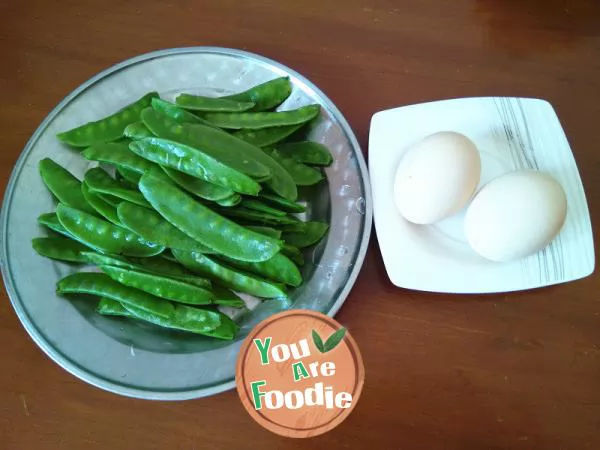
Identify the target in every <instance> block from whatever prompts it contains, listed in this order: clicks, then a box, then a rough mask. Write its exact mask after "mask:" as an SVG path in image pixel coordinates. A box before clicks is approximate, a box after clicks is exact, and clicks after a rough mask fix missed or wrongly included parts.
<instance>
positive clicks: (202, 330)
mask: <svg viewBox="0 0 600 450" xmlns="http://www.w3.org/2000/svg"><path fill="white" fill-rule="evenodd" d="M180 306H182V305H175V310H176V311H177V310H178V309H179V308H180ZM96 311H98V313H100V314H102V315H104V316H120V317H127V318H130V319H137V320H142V321H144V322H149V323H152V324H153V325H157V326H161V327H163V328H174V329H178V330H181V331H188V332H192V333H198V334H206V332H211V333H217V332H218V333H219V334H220V335H221V336H223V338H224V339H232V338H233V337H234V336H235V333H236V332H237V328H236V327H235V325H234V326H233V327H231V325H229V328H233V331H230V332H223V331H218V330H223V328H224V327H223V325H225V323H224V322H226V320H223V319H222V318H221V316H219V315H218V313H215V312H210V313H209V314H210V315H209V316H206V314H207V313H205V312H202V313H201V314H203V315H205V317H203V320H196V321H193V322H190V321H189V320H188V321H186V322H183V323H181V321H180V323H174V321H173V318H169V319H165V318H162V317H160V316H156V315H154V314H150V313H147V312H144V311H143V310H139V309H136V308H134V307H132V306H128V307H127V308H126V307H125V306H123V305H122V304H121V303H119V302H117V301H115V300H111V299H109V298H106V297H103V298H101V299H100V302H98V307H97V308H96ZM132 311H133V312H132ZM182 314H185V312H184V311H183V310H180V312H179V313H177V312H176V313H175V314H174V316H176V317H177V316H179V317H180V316H182ZM195 314H196V315H197V314H198V313H195ZM199 318H200V317H199V316H196V319H199Z"/></svg>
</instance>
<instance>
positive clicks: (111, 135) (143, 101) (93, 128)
mask: <svg viewBox="0 0 600 450" xmlns="http://www.w3.org/2000/svg"><path fill="white" fill-rule="evenodd" d="M154 97H158V94H157V93H156V92H150V93H148V94H146V95H144V96H143V97H142V98H140V99H139V100H137V101H136V102H133V103H131V104H130V105H128V106H126V107H125V108H123V109H121V110H119V111H117V112H116V113H114V114H112V115H110V116H108V117H105V118H104V119H100V120H98V121H96V122H88V123H86V124H84V125H81V126H79V127H77V128H73V129H72V130H69V131H64V132H62V133H58V134H57V135H56V137H57V138H58V139H59V140H60V141H61V142H63V143H65V144H69V145H72V146H74V147H89V146H90V145H93V144H99V143H102V142H111V141H116V140H117V139H119V138H121V137H122V136H123V131H124V130H125V128H126V127H127V125H129V124H131V123H134V122H138V121H139V120H140V113H141V112H142V110H143V109H144V108H146V107H147V106H150V102H151V100H152V98H154Z"/></svg>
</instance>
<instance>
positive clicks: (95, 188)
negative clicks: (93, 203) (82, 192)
mask: <svg viewBox="0 0 600 450" xmlns="http://www.w3.org/2000/svg"><path fill="white" fill-rule="evenodd" d="M83 180H84V181H85V184H87V186H88V188H90V191H92V192H96V193H98V194H109V195H112V196H114V197H118V198H120V199H122V200H126V201H128V202H131V203H135V204H136V205H140V206H146V207H149V206H150V205H149V204H148V202H147V201H146V200H144V196H143V195H142V194H140V193H139V192H138V191H134V190H133V189H129V188H126V187H124V186H123V185H122V184H121V183H119V182H118V181H117V180H115V179H114V178H112V177H111V176H110V175H109V174H108V173H106V172H105V171H104V170H103V169H101V168H100V167H95V168H93V169H90V170H88V171H87V172H86V173H85V175H84V177H83Z"/></svg>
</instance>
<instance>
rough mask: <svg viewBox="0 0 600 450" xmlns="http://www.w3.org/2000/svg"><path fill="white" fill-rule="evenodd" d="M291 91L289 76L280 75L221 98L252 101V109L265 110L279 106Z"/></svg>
mask: <svg viewBox="0 0 600 450" xmlns="http://www.w3.org/2000/svg"><path fill="white" fill-rule="evenodd" d="M291 93H292V83H291V82H290V79H289V77H280V78H275V79H273V80H269V81H267V82H265V83H262V84H259V85H257V86H254V87H251V88H250V89H248V90H247V91H244V92H240V93H238V94H233V95H227V96H225V97H221V98H225V99H229V100H237V101H244V102H254V103H255V105H254V107H253V108H252V110H253V111H265V110H267V109H272V108H275V107H276V106H279V105H280V104H281V103H283V101H284V100H285V99H286V98H288V97H289V96H290V94H291Z"/></svg>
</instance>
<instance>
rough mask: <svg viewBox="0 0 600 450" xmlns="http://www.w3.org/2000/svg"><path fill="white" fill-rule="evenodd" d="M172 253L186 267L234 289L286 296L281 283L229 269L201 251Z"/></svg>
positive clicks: (251, 293) (254, 293) (266, 295)
mask: <svg viewBox="0 0 600 450" xmlns="http://www.w3.org/2000/svg"><path fill="white" fill-rule="evenodd" d="M173 254H174V255H175V257H176V258H177V259H178V260H179V262H180V263H181V264H183V265H184V266H185V267H187V268H188V269H190V270H192V271H194V272H198V273H200V274H202V275H205V276H207V277H209V278H212V279H214V280H215V281H218V282H219V283H221V284H222V285H223V286H225V287H227V288H229V289H232V290H234V291H239V292H245V293H246V294H250V295H255V296H257V297H265V298H277V297H286V293H285V287H284V286H283V285H281V284H278V283H273V282H269V281H266V280H261V279H260V278H257V277H255V276H253V275H249V274H245V273H242V272H239V271H237V270H234V269H231V268H229V267H227V266H225V265H222V264H219V263H217V262H216V261H214V260H213V259H211V258H209V257H208V256H205V255H203V254H202V253H198V252H185V251H181V250H173Z"/></svg>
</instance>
